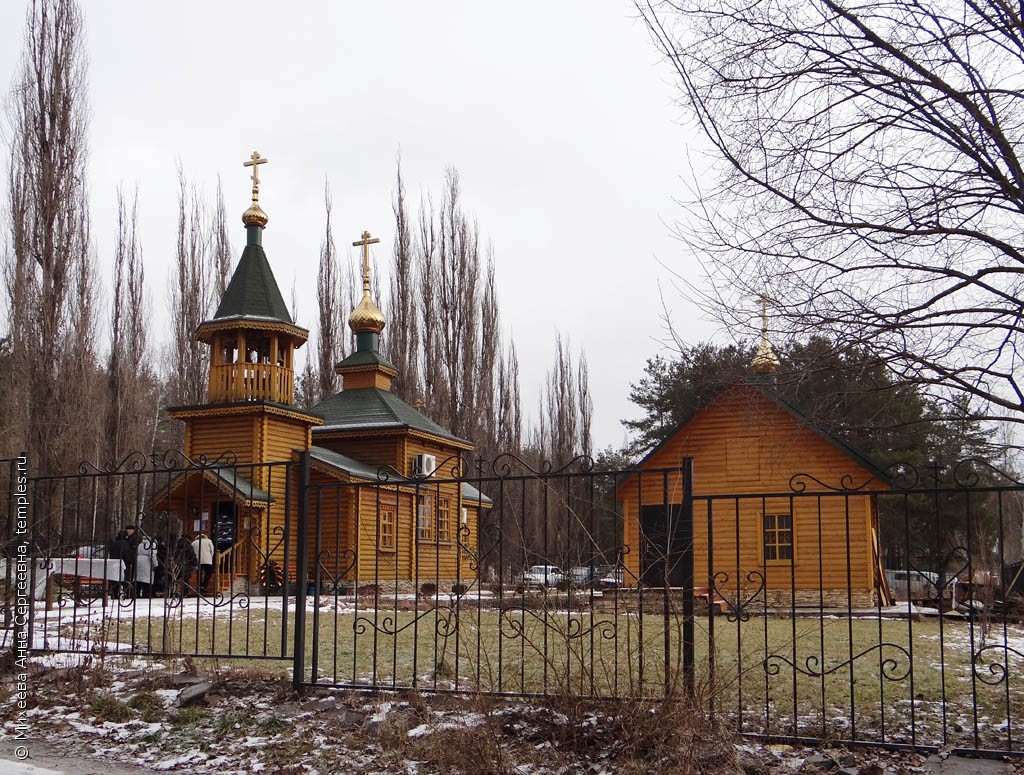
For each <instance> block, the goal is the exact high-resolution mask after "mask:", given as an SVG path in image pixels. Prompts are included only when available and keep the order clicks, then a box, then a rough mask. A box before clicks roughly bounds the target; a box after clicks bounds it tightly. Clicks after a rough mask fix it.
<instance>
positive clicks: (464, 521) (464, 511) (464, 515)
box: [462, 506, 469, 527]
mask: <svg viewBox="0 0 1024 775" xmlns="http://www.w3.org/2000/svg"><path fill="white" fill-rule="evenodd" d="M468 524H469V511H468V510H467V509H466V507H465V506H463V507H462V526H463V527H465V526H466V525H468Z"/></svg>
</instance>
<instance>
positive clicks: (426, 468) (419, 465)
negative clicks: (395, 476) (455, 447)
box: [413, 453, 437, 476]
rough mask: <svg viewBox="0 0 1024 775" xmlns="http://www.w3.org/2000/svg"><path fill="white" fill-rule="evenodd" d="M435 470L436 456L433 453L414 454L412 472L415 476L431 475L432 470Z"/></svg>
mask: <svg viewBox="0 0 1024 775" xmlns="http://www.w3.org/2000/svg"><path fill="white" fill-rule="evenodd" d="M436 470H437V458H436V457H434V456H433V455H424V454H422V453H421V454H419V455H417V456H416V465H415V466H414V467H413V473H414V474H416V476H433V475H434V471H436Z"/></svg>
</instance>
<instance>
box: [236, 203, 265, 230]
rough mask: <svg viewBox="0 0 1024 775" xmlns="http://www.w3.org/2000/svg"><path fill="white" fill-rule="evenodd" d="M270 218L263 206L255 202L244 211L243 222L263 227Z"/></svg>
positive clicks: (247, 224)
mask: <svg viewBox="0 0 1024 775" xmlns="http://www.w3.org/2000/svg"><path fill="white" fill-rule="evenodd" d="M269 220H270V218H269V217H268V216H267V214H266V213H265V212H263V208H262V207H260V206H259V205H258V204H257V203H256V202H253V203H252V204H251V205H250V206H249V209H248V210H246V211H245V212H244V213H242V223H244V224H245V225H246V226H259V227H261V228H263V227H266V225H267V221H269Z"/></svg>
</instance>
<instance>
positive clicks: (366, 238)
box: [352, 231, 380, 291]
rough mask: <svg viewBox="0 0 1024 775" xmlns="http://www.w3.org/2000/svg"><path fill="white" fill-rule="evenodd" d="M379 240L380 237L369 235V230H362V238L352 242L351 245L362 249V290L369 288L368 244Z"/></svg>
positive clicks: (373, 243) (374, 243)
mask: <svg viewBox="0 0 1024 775" xmlns="http://www.w3.org/2000/svg"><path fill="white" fill-rule="evenodd" d="M378 242H380V237H371V236H370V232H368V231H364V232H363V238H362V239H360V240H356V241H355V242H353V243H352V247H354V248H358V247H361V248H362V249H363V290H364V291H369V290H370V245H376V244H377V243H378Z"/></svg>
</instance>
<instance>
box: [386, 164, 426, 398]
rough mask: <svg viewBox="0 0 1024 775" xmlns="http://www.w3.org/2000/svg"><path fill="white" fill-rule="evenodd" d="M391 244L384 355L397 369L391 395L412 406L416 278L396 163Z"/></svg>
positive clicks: (416, 389) (416, 394)
mask: <svg viewBox="0 0 1024 775" xmlns="http://www.w3.org/2000/svg"><path fill="white" fill-rule="evenodd" d="M392 210H393V211H394V213H395V242H394V250H393V254H392V264H391V293H390V295H389V297H388V310H387V317H388V333H387V335H386V338H385V342H386V351H387V355H388V357H389V358H390V359H391V362H392V363H394V364H395V366H396V367H397V368H398V378H397V379H396V380H395V385H394V391H395V394H396V395H397V396H398V397H399V398H401V399H402V400H404V401H408V402H410V403H411V402H413V401H416V400H417V399H420V398H421V397H422V390H423V388H422V386H421V385H420V372H419V362H418V359H419V346H420V335H419V325H418V323H419V316H418V314H417V306H416V295H417V289H418V285H417V275H416V256H415V253H414V250H415V246H414V243H413V236H412V225H411V224H410V222H409V213H408V211H407V210H406V207H405V184H404V183H403V182H402V164H401V160H399V162H398V165H397V171H396V173H395V197H394V201H393V203H392Z"/></svg>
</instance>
